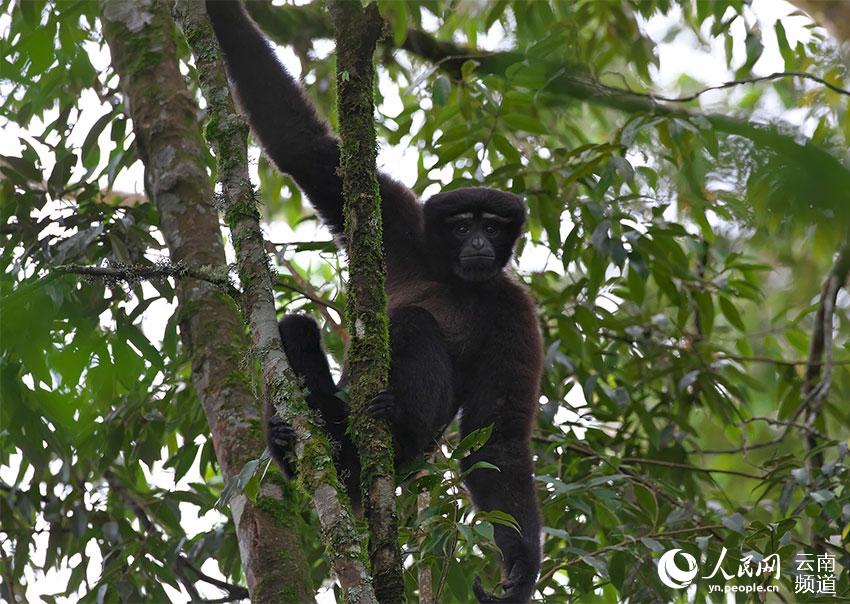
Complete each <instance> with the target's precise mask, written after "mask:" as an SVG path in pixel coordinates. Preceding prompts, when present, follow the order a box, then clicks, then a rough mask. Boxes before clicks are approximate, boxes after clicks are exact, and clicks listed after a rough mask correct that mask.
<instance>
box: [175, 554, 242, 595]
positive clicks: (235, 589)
mask: <svg viewBox="0 0 850 604" xmlns="http://www.w3.org/2000/svg"><path fill="white" fill-rule="evenodd" d="M177 564H178V566H182V567H184V568H187V569H189V570H191V571H192V572H193V573H194V574H195V575H196V576H197V577H198V579H199V580H200V581H203V582H204V583H209V584H210V585H214V586H215V587H218V588H219V589H223V590H224V591H226V592H227V596H226V597H224V598H220V599H216V600H203V602H206V603H207V604H213V603H214V602H233V601H236V600H245V599H247V598H248V590H247V589H246V588H244V587H242V586H241V585H233V584H232V583H228V582H227V581H222V580H220V579H216V578H215V577H210V576H209V575H207V574H206V573H204V572H202V571H201V570H200V569H199V568H197V567H196V566H195V565H194V564H192V563H191V562H189V559H188V558H187V557H186V556H184V555H183V554H181V555H180V557H179V558H178V559H177Z"/></svg>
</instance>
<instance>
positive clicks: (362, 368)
mask: <svg viewBox="0 0 850 604" xmlns="http://www.w3.org/2000/svg"><path fill="white" fill-rule="evenodd" d="M329 9H330V13H331V19H332V21H333V24H334V29H335V30H336V40H337V44H336V50H337V90H338V97H337V102H338V106H339V110H338V112H337V114H338V116H339V130H340V137H341V139H342V140H341V144H340V176H341V177H342V189H343V194H344V196H345V240H346V248H347V250H348V270H349V285H348V293H349V298H348V331H349V333H350V334H351V348H350V350H349V352H348V368H349V371H350V374H351V377H350V383H349V396H350V399H351V435H352V439H353V440H354V444H355V445H356V446H357V452H358V454H359V456H360V465H361V468H362V470H361V475H360V484H361V488H362V490H363V502H364V509H365V513H366V519H367V520H368V522H369V559H370V561H371V564H372V577H373V579H374V581H375V595H376V597H377V598H378V601H379V602H380V603H381V604H395V603H397V602H401V601H403V600H404V579H403V577H402V570H401V550H400V548H399V544H398V516H397V514H396V507H395V505H396V502H395V468H394V463H393V462H394V455H393V442H392V434H391V433H390V431H389V430H388V429H387V426H386V424H385V423H384V422H378V421H376V420H375V419H373V418H371V417H370V416H369V415H368V413H367V411H366V406H367V403H368V401H369V400H370V399H371V398H372V397H374V396H375V395H376V394H377V393H378V392H380V391H381V390H384V389H386V387H387V381H388V377H389V369H390V355H389V334H388V329H389V328H388V325H389V321H388V319H387V295H386V292H385V291H384V278H385V273H386V270H385V267H384V254H383V231H382V224H381V200H380V194H379V190H378V179H377V177H376V175H375V170H376V166H375V162H376V157H377V148H378V143H377V136H376V134H375V122H374V115H375V100H374V93H373V86H374V80H375V68H374V65H373V63H372V56H373V55H374V53H375V44H376V42H377V40H378V36H379V35H380V34H381V31H382V29H383V20H382V19H381V16H380V15H379V14H378V8H377V5H375V4H371V5H370V6H369V7H368V8H366V9H365V10H364V8H363V6H362V5H361V3H360V0H334V2H332V3H331V4H330V5H329Z"/></svg>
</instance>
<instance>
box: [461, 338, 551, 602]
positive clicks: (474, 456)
mask: <svg viewBox="0 0 850 604" xmlns="http://www.w3.org/2000/svg"><path fill="white" fill-rule="evenodd" d="M493 349H494V352H493V353H492V354H491V355H489V356H488V358H487V359H482V361H481V362H480V363H479V367H478V370H477V371H475V372H473V373H472V375H471V378H472V379H470V380H469V381H468V384H467V385H468V387H467V388H466V389H465V392H464V393H463V394H462V401H463V410H462V412H461V419H460V429H461V438H463V437H465V436H467V435H468V434H469V433H471V432H473V431H474V430H478V429H480V428H484V427H486V426H488V425H491V424H492V426H493V431H492V433H491V435H490V439H489V440H488V441H487V442H486V443H485V444H484V445H483V446H482V447H481V448H480V449H478V450H476V451H474V452H472V453H471V454H470V455H468V456H466V457H465V458H463V459H462V460H461V462H460V467H461V470H463V471H464V472H465V471H467V470H469V469H470V468H471V467H472V466H473V465H474V464H475V463H476V462H479V461H485V462H488V463H491V464H493V465H495V466H496V467H498V468H499V470H498V471H496V470H492V469H486V468H479V469H477V470H474V471H473V472H471V473H470V474H469V476H468V477H467V478H466V481H465V482H466V486H467V488H468V489H469V492H470V494H471V495H472V501H473V503H475V506H476V507H477V508H478V509H480V510H483V511H490V510H499V511H502V512H506V513H508V514H510V515H512V516H513V517H514V518H515V519H516V521H517V523H518V524H519V529H520V531H519V532H517V531H516V530H515V529H513V528H511V527H508V526H504V525H500V524H496V525H494V535H495V540H496V545H498V546H499V549H500V550H501V551H502V578H503V582H502V588H503V593H502V594H501V595H499V596H497V595H495V594H492V593H488V592H486V591H485V590H484V589H483V588H482V587H481V583H480V581H479V580H478V578H477V577H476V580H475V582H474V583H473V591H474V592H475V595H476V597H477V599H478V601H479V602H521V603H525V602H528V601H529V599H530V598H531V596H532V594H533V592H534V586H535V583H536V582H537V574H538V572H539V570H540V555H541V554H540V512H539V509H538V504H537V495H536V493H535V489H534V461H533V458H532V454H531V448H530V437H531V427H532V423H533V421H534V416H535V410H536V407H537V393H538V384H537V380H538V379H539V378H538V374H537V372H536V371H533V370H529V369H528V367H527V366H526V364H523V363H520V362H518V361H517V358H522V357H521V356H520V357H517V356H516V355H512V354H509V353H506V352H504V351H500V350H499V347H498V346H494V348H493ZM532 365H534V363H528V366H532ZM511 368H513V370H512V369H511Z"/></svg>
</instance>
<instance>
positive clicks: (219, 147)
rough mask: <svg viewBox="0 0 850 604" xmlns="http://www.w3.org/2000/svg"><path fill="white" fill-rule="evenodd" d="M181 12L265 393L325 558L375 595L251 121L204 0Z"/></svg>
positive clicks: (364, 595)
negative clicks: (277, 303)
mask: <svg viewBox="0 0 850 604" xmlns="http://www.w3.org/2000/svg"><path fill="white" fill-rule="evenodd" d="M178 14H179V15H180V20H181V23H182V25H183V29H184V32H185V33H186V38H187V40H188V41H189V45H190V46H191V48H192V51H193V54H194V56H195V61H196V65H197V68H198V74H199V81H200V85H201V91H202V92H203V94H204V97H205V98H206V99H207V102H208V104H209V122H208V123H207V127H206V133H207V137H208V138H209V140H210V142H211V143H212V146H213V149H214V151H215V153H216V157H217V164H218V180H219V182H220V183H221V186H222V194H221V199H220V201H221V205H222V209H223V211H224V216H225V220H226V222H227V225H228V226H229V227H230V232H231V235H232V237H233V244H234V247H235V248H236V262H237V267H238V271H239V280H240V281H241V284H242V290H243V302H242V308H243V312H244V314H245V315H246V318H247V319H248V323H249V325H250V328H251V336H252V339H253V342H254V349H255V352H256V354H257V356H258V358H259V360H260V364H261V366H262V370H263V378H264V383H265V386H266V396H267V397H269V399H270V400H271V401H272V402H273V404H274V405H275V407H276V408H277V410H278V413H280V414H281V415H282V417H284V418H285V419H286V420H287V422H289V423H290V424H291V425H292V427H293V428H294V429H295V432H296V447H295V448H296V453H297V457H298V475H299V482H300V484H301V485H302V486H303V487H304V488H305V489H306V491H307V493H308V495H309V496H310V497H312V498H313V501H314V502H315V506H316V512H317V514H318V517H319V522H320V524H321V525H322V540H323V542H324V545H325V549H326V552H327V555H328V560H329V562H330V564H331V567H332V568H333V569H334V573H335V574H336V576H337V578H338V579H339V581H340V584H341V586H342V590H343V594H344V598H345V600H346V601H347V602H351V603H354V604H372V603H374V602H376V599H375V594H374V590H373V588H372V584H371V578H370V576H369V574H368V573H367V571H366V565H365V555H364V552H363V550H362V546H361V540H360V534H359V532H358V531H357V528H356V526H355V524H354V517H353V514H352V511H351V505H350V503H349V502H348V499H347V497H346V496H345V491H344V489H343V488H342V486H341V484H340V482H339V480H338V478H337V474H336V468H335V467H334V463H333V459H332V457H331V448H330V443H329V442H328V439H327V437H326V436H325V435H324V432H323V430H322V428H321V426H320V425H319V424H318V422H317V421H316V418H315V416H314V414H313V413H312V411H311V410H310V409H309V407H308V406H307V403H306V401H305V400H304V396H303V394H302V393H301V391H300V388H299V385H298V380H297V378H296V376H295V375H294V374H293V372H292V370H291V368H290V367H289V364H288V362H287V360H286V356H285V355H284V352H283V348H282V346H281V341H280V335H279V332H278V326H277V319H276V315H275V308H274V296H273V283H274V281H273V277H272V272H271V267H270V265H269V259H268V256H267V255H266V252H265V242H264V240H263V234H262V231H261V229H260V213H259V211H258V209H257V203H256V197H255V195H254V190H253V187H252V185H251V181H250V178H249V176H248V141H247V137H248V126H247V124H246V123H245V121H244V119H243V118H242V116H241V115H240V114H239V113H238V112H237V111H236V107H235V105H234V103H233V100H232V98H231V95H230V90H229V87H228V84H227V77H226V76H225V71H224V67H223V64H222V61H221V52H220V50H219V47H218V43H217V42H216V38H215V35H214V33H213V31H212V27H211V26H210V24H209V21H208V20H207V17H206V11H205V8H204V3H203V2H202V1H201V0H183V1H181V2H180V3H179V8H178Z"/></svg>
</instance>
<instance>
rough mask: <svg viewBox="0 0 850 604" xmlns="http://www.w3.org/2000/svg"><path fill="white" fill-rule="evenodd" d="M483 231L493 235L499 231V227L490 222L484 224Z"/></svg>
mask: <svg viewBox="0 0 850 604" xmlns="http://www.w3.org/2000/svg"><path fill="white" fill-rule="evenodd" d="M484 232H485V233H487V234H488V235H495V234H496V233H498V232H499V227H498V226H496V225H495V224H493V223H492V222H491V223H488V224H486V225H484Z"/></svg>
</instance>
